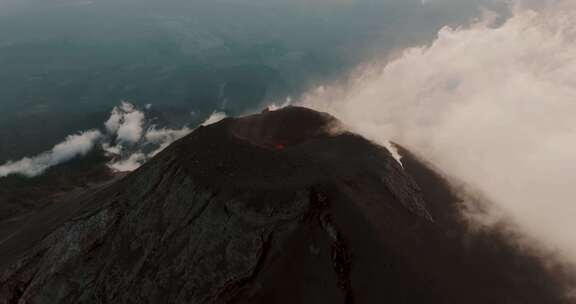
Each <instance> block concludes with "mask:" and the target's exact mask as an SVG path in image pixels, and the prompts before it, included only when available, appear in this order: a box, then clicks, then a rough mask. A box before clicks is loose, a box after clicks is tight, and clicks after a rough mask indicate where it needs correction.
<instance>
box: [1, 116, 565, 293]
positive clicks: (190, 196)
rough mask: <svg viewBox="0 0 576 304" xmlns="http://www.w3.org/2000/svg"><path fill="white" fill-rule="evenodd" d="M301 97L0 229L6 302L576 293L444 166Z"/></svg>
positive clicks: (200, 135)
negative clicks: (476, 224) (476, 215)
mask: <svg viewBox="0 0 576 304" xmlns="http://www.w3.org/2000/svg"><path fill="white" fill-rule="evenodd" d="M402 154H403V156H404V168H403V167H402V166H401V165H400V164H399V163H398V162H397V161H396V160H395V159H394V158H393V157H392V155H391V154H390V153H389V151H387V150H386V149H385V148H383V147H380V146H378V145H375V144H374V143H372V142H370V141H368V140H366V139H364V138H363V137H361V136H359V135H356V134H353V133H350V132H347V131H344V130H343V129H342V127H341V126H340V123H339V122H338V120H337V119H336V118H334V117H332V116H330V115H328V114H324V113H319V112H315V111H312V110H309V109H306V108H300V107H288V108H284V109H281V110H278V111H266V112H263V113H261V114H257V115H253V116H248V117H243V118H228V119H225V120H223V121H221V122H219V123H217V124H214V125H210V126H206V127H200V128H199V129H197V130H196V131H194V132H193V133H192V134H190V135H188V136H187V137H185V138H183V139H181V140H179V141H177V142H176V143H174V144H173V145H171V146H170V147H168V148H167V149H166V150H164V151H163V152H162V153H160V154H159V155H158V156H156V157H155V158H154V159H153V160H152V161H150V162H148V163H147V164H145V165H144V166H143V167H141V168H140V169H138V170H137V171H135V172H133V173H131V174H129V175H127V176H126V177H124V178H123V179H121V180H119V181H115V182H111V183H109V184H107V185H104V186H102V187H100V188H98V189H95V190H90V191H88V192H86V193H82V194H79V195H77V196H75V197H72V198H69V199H67V200H66V201H62V202H59V203H58V204H55V205H53V206H50V207H48V208H46V209H44V210H41V211H38V212H37V213H35V214H34V215H32V216H30V217H29V218H28V219H27V220H26V221H25V224H24V225H22V226H20V227H17V228H12V229H13V231H10V233H5V234H4V235H8V237H6V238H4V239H2V240H0V303H291V304H292V303H388V302H389V303H468V304H470V303H472V304H474V303H482V304H485V303H538V304H542V303H569V301H568V299H567V298H566V297H565V296H564V295H565V293H564V288H565V287H566V284H568V283H567V281H566V280H567V278H566V276H564V275H562V274H561V272H560V271H556V270H557V269H553V268H552V267H551V266H550V265H548V264H544V263H543V262H541V259H540V258H539V257H538V256H537V255H536V254H531V253H527V252H525V251H524V250H522V249H521V248H519V247H518V246H516V245H515V244H514V243H512V242H510V241H508V240H507V238H506V235H505V234H503V233H500V232H498V231H494V230H490V229H484V230H482V231H471V229H469V227H468V223H467V221H466V220H464V218H463V217H462V216H461V212H460V210H461V208H462V206H461V203H460V201H461V200H460V199H459V198H458V196H457V195H455V194H454V193H452V191H451V190H450V187H449V185H448V184H447V183H446V182H445V180H444V179H442V178H441V177H440V176H439V175H438V174H437V173H435V172H434V171H433V170H431V169H430V168H428V167H427V166H426V165H425V164H423V163H422V162H421V161H419V160H418V159H417V158H416V157H414V156H412V155H411V154H410V153H409V152H408V151H403V153H402Z"/></svg>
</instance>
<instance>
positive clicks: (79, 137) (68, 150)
mask: <svg viewBox="0 0 576 304" xmlns="http://www.w3.org/2000/svg"><path fill="white" fill-rule="evenodd" d="M101 137H102V133H101V132H100V131H98V130H90V131H86V132H82V133H80V134H76V135H70V136H68V137H66V139H65V140H64V141H63V142H61V143H59V144H57V145H56V146H54V148H52V150H50V151H48V152H45V153H42V154H40V155H38V156H36V157H32V158H29V157H25V158H23V159H21V160H19V161H15V162H8V163H6V164H4V165H2V166H0V177H5V176H8V175H11V174H20V175H24V176H28V177H34V176H37V175H40V174H42V173H44V171H46V170H47V169H48V168H50V167H53V166H56V165H58V164H61V163H64V162H66V161H69V160H71V159H73V158H75V157H77V156H84V155H86V154H87V153H88V152H90V150H92V149H93V148H94V146H95V144H96V142H97V141H98V140H100V138H101Z"/></svg>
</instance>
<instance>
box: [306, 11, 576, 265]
mask: <svg viewBox="0 0 576 304" xmlns="http://www.w3.org/2000/svg"><path fill="white" fill-rule="evenodd" d="M517 4H518V5H516V6H515V9H513V13H512V16H511V18H509V19H508V20H507V21H505V22H503V23H501V24H498V25H495V24H492V22H491V20H493V19H483V20H480V21H479V22H478V23H476V24H474V25H472V26H470V27H467V28H444V29H442V30H441V31H440V32H439V33H438V38H437V39H436V40H435V41H434V42H433V43H432V44H431V45H430V46H427V47H418V48H411V49H407V50H405V51H404V52H403V54H402V55H401V56H399V57H398V58H397V59H394V60H391V61H389V62H387V63H386V64H374V65H372V66H368V67H366V68H364V69H363V70H362V71H360V72H358V74H357V75H355V76H354V77H353V79H354V80H352V81H351V82H350V83H348V84H345V85H340V86H334V87H324V88H319V89H317V90H316V91H314V92H310V94H308V96H307V97H305V98H303V100H301V101H300V102H299V104H302V105H305V106H309V107H312V108H316V109H318V110H323V111H327V112H329V113H332V114H334V115H335V116H337V117H339V118H340V119H341V120H342V121H343V122H344V123H345V124H347V125H348V126H349V127H350V128H352V129H354V130H355V131H357V132H359V133H362V134H364V135H366V136H367V137H369V138H371V139H373V140H375V141H378V142H380V143H382V144H385V145H386V144H388V143H389V141H394V142H398V143H400V144H402V145H404V146H406V147H408V148H409V149H411V150H412V151H414V152H416V153H417V154H419V155H420V156H422V157H424V158H425V159H427V160H428V161H430V162H431V163H433V164H434V165H435V166H437V167H438V168H441V169H442V170H444V172H446V173H447V174H448V175H450V176H452V177H455V178H457V179H459V180H461V181H463V182H464V183H466V184H469V185H471V186H472V187H474V188H476V189H478V190H480V191H481V192H482V193H484V194H486V195H488V196H489V198H490V200H492V201H494V202H495V205H496V208H497V210H501V211H502V212H504V214H506V217H509V218H511V219H512V220H513V221H514V222H515V223H516V224H517V226H518V227H519V229H521V230H522V231H523V232H524V233H525V234H526V235H527V236H529V237H531V238H533V239H537V240H538V241H539V242H540V243H541V244H543V245H545V246H546V247H547V248H548V249H552V250H558V251H559V252H560V253H561V254H563V255H564V256H565V257H567V258H568V259H570V260H571V261H573V262H576V234H574V233H573V231H574V230H575V229H576V223H575V221H574V215H575V214H576V203H575V201H574V198H575V197H576V124H575V123H574V118H575V117H576V77H575V75H576V3H575V2H574V1H542V2H540V3H538V4H539V5H538V6H537V7H535V6H530V5H529V6H530V7H532V9H530V8H529V7H528V6H526V5H527V4H529V1H523V2H522V3H520V2H518V3H517ZM520 4H522V5H520ZM495 210H496V209H495Z"/></svg>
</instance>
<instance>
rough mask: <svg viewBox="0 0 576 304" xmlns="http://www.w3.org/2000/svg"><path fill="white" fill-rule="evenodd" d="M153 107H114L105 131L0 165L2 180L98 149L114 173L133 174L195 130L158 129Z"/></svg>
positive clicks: (222, 115) (217, 117)
mask: <svg viewBox="0 0 576 304" xmlns="http://www.w3.org/2000/svg"><path fill="white" fill-rule="evenodd" d="M150 108H151V105H146V106H145V107H144V109H140V108H138V107H136V106H135V105H133V104H131V103H129V102H125V101H123V102H122V103H121V104H120V105H119V106H116V107H114V109H112V112H111V113H110V117H109V118H108V120H106V122H104V128H103V130H90V131H85V132H81V133H79V134H76V135H70V136H68V137H67V138H66V139H65V140H64V141H63V142H62V143H59V144H57V145H56V146H54V148H52V150H50V151H48V152H44V153H42V154H40V155H38V156H35V157H25V158H22V159H21V160H18V161H10V162H7V163H5V164H4V165H1V166H0V178H1V177H6V176H8V175H11V174H18V175H23V176H27V177H34V176H38V175H41V174H42V173H44V172H45V171H46V170H47V169H49V168H50V167H53V166H56V165H59V164H62V163H65V162H67V161H69V160H71V159H73V158H75V157H81V156H85V155H86V154H88V152H90V151H91V150H93V149H94V148H96V147H99V148H101V149H102V150H103V151H104V152H105V153H106V155H107V156H108V157H109V158H110V161H109V162H108V163H107V166H108V167H109V168H110V169H112V170H114V171H120V172H125V171H133V170H135V169H137V168H139V167H140V166H141V165H143V164H144V163H145V162H147V161H148V160H150V159H151V158H152V157H154V156H156V155H157V154H158V153H160V152H161V151H162V150H164V149H165V148H167V147H168V146H169V145H170V144H172V143H173V142H175V141H176V140H178V139H180V138H182V137H184V136H186V135H188V134H190V133H191V132H192V131H193V129H191V128H189V127H187V126H185V127H183V128H181V129H169V128H162V127H158V126H157V125H155V124H154V123H153V120H152V119H149V118H148V117H147V115H146V111H147V110H149V109H150ZM224 118H226V114H225V113H223V112H214V113H212V114H211V115H210V116H209V117H208V118H207V120H206V121H205V122H203V123H202V124H201V125H202V126H206V125H210V124H213V123H216V122H218V121H220V120H222V119H224Z"/></svg>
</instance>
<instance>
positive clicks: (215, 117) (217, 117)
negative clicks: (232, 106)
mask: <svg viewBox="0 0 576 304" xmlns="http://www.w3.org/2000/svg"><path fill="white" fill-rule="evenodd" d="M226 117H227V116H226V113H223V112H214V113H212V114H211V115H210V117H208V119H206V121H204V122H203V123H202V124H201V125H202V126H209V125H211V124H215V123H217V122H219V121H221V120H223V119H224V118H226Z"/></svg>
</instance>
